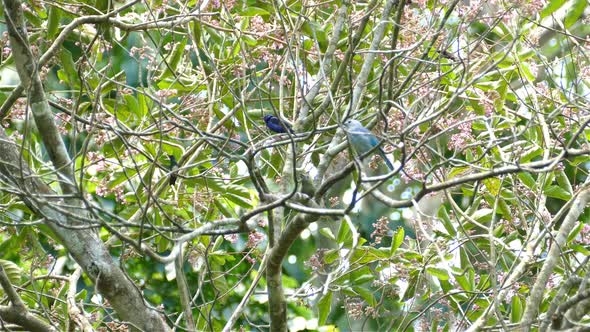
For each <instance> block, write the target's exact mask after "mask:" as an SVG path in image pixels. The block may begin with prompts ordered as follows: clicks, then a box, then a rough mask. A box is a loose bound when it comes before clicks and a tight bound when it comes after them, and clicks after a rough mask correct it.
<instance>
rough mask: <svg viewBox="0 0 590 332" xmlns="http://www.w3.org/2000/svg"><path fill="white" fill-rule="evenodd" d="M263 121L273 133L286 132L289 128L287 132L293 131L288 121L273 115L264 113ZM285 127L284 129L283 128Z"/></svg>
mask: <svg viewBox="0 0 590 332" xmlns="http://www.w3.org/2000/svg"><path fill="white" fill-rule="evenodd" d="M263 119H264V123H266V127H267V128H268V129H270V130H272V131H274V132H275V133H279V134H282V133H286V132H287V130H289V132H290V133H291V134H294V133H295V132H294V131H293V129H291V126H289V124H288V123H286V122H284V121H282V122H281V120H280V119H279V118H277V117H276V116H274V115H268V114H267V115H265V116H264V118H263ZM285 128H286V129H285Z"/></svg>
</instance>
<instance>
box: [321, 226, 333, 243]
mask: <svg viewBox="0 0 590 332" xmlns="http://www.w3.org/2000/svg"><path fill="white" fill-rule="evenodd" d="M320 234H322V235H323V236H325V237H327V238H328V239H330V240H332V241H336V236H334V233H332V230H331V229H330V228H329V227H323V228H320Z"/></svg>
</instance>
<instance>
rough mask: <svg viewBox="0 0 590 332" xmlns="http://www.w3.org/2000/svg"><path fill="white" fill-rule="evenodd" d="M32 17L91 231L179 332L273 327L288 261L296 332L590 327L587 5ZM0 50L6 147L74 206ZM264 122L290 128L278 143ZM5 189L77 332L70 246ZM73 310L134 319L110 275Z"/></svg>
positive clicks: (5, 215) (432, 4) (87, 288)
mask: <svg viewBox="0 0 590 332" xmlns="http://www.w3.org/2000/svg"><path fill="white" fill-rule="evenodd" d="M97 3H98V2H97ZM107 7H108V6H107ZM23 8H24V13H25V19H26V23H27V25H28V38H29V42H30V43H31V49H32V54H33V56H34V57H35V58H36V61H37V62H38V63H39V67H38V72H39V74H40V75H41V76H42V78H43V83H44V88H45V92H46V95H47V99H48V100H49V103H50V105H51V106H52V109H51V110H52V112H53V116H54V121H55V123H56V124H57V126H58V129H59V131H60V134H61V137H62V139H63V141H64V143H65V145H66V148H67V153H68V155H69V158H71V161H72V165H73V169H74V179H72V180H73V181H75V184H76V188H77V192H76V194H77V196H76V197H77V198H80V199H83V201H84V205H83V207H84V210H85V213H87V217H84V218H86V219H85V220H86V221H85V224H84V225H85V226H84V228H86V229H88V232H94V231H97V230H98V232H99V236H100V239H101V240H102V241H103V242H104V243H106V245H107V246H108V248H109V252H110V254H111V255H112V257H114V258H115V260H116V261H118V262H119V263H120V266H121V268H122V269H123V270H124V271H125V272H126V273H127V275H128V277H129V278H130V279H131V280H133V281H134V282H135V283H136V284H137V285H138V287H139V289H140V290H141V293H142V295H143V296H144V298H145V300H146V301H147V302H148V303H150V304H151V305H153V306H155V307H157V308H158V309H160V310H161V312H162V313H163V316H165V317H166V321H167V323H168V324H169V325H172V324H178V325H179V326H182V327H187V326H189V330H190V328H192V327H190V325H191V324H190V323H187V322H190V320H187V317H186V316H187V313H188V314H189V315H192V319H193V323H194V329H196V330H198V331H200V330H215V331H217V330H221V329H222V328H223V327H224V326H226V324H228V322H230V323H229V325H230V326H226V327H227V328H231V327H232V326H233V327H234V328H236V329H237V328H240V327H241V328H243V329H246V330H249V329H253V330H254V329H259V330H266V329H268V328H269V324H277V323H276V321H272V320H273V319H275V318H274V317H275V316H273V310H275V309H277V306H274V305H273V303H274V302H272V301H273V299H272V297H271V298H270V301H271V304H270V305H269V297H268V296H267V285H268V284H269V283H270V282H269V280H270V279H271V277H270V276H269V275H266V273H267V271H266V270H265V269H266V267H267V262H271V263H269V264H272V262H273V258H276V259H279V260H278V261H279V262H280V263H279V264H282V275H279V277H280V278H281V279H280V280H281V281H282V284H281V285H279V287H282V288H283V289H284V293H285V297H284V298H283V301H284V302H286V305H287V312H286V317H285V318H286V322H285V324H287V326H288V328H289V330H292V331H296V330H303V329H304V328H307V329H309V330H314V329H321V330H333V329H336V328H337V329H340V330H367V331H372V330H387V331H404V330H405V331H412V330H415V331H426V330H433V331H434V330H442V331H450V330H466V329H468V328H472V329H476V328H481V327H483V326H488V327H491V326H493V327H496V328H500V329H505V330H509V329H511V328H515V326H518V324H523V325H522V326H528V325H530V323H531V321H530V320H531V319H532V320H533V321H532V323H533V324H535V326H538V325H541V326H542V327H543V328H546V327H547V325H548V324H549V323H551V324H553V328H555V329H562V328H563V329H565V328H569V327H571V326H573V325H574V324H582V323H584V322H586V321H587V319H588V317H587V316H585V315H583V314H582V315H578V316H576V315H573V316H567V315H566V313H567V312H569V313H572V312H574V311H575V308H576V306H578V307H577V308H578V309H579V308H581V307H584V302H583V301H582V300H584V299H583V298H580V299H576V298H575V297H574V295H575V293H576V292H583V291H585V290H586V289H587V288H586V287H587V286H586V284H585V283H582V282H581V281H580V280H581V279H584V278H585V277H586V271H587V261H588V260H587V257H588V255H589V254H590V248H589V247H588V243H589V241H590V240H589V236H590V226H588V222H589V221H588V217H589V214H588V211H587V210H584V207H585V203H586V202H587V198H586V197H587V192H588V190H589V189H588V185H587V181H588V176H587V169H588V165H590V164H589V162H590V158H589V157H588V156H589V153H590V150H589V149H590V148H589V146H590V145H589V144H588V138H589V137H590V129H589V128H588V123H589V122H590V113H589V112H588V109H589V105H588V93H589V92H590V91H589V83H590V70H589V69H588V68H590V64H589V63H588V62H589V60H588V56H587V53H586V52H587V49H588V47H589V45H590V37H588V35H589V34H590V28H589V27H590V25H589V24H588V23H589V22H588V18H587V17H586V15H585V14H584V13H585V11H587V10H588V4H587V2H586V1H570V2H563V1H556V0H553V1H547V2H546V3H542V2H539V1H537V0H531V1H526V0H520V1H505V2H500V1H485V2H484V1H482V2H480V1H452V2H451V1H440V2H439V1H403V0H402V1H385V2H379V1H371V2H370V3H369V2H357V1H345V0H343V1H339V0H337V1H326V2H315V1H286V2H276V1H273V2H263V1H251V0H242V1H240V0H235V1H225V2H220V1H203V2H195V1H188V2H167V1H155V2H138V1H127V2H114V3H113V4H112V7H108V8H100V7H99V8H95V4H94V3H93V2H88V1H81V2H76V1H66V2H60V3H57V2H46V1H27V2H24V3H23ZM108 12H110V13H112V15H110V16H101V15H103V14H105V13H108ZM83 17H94V19H93V20H90V21H88V22H87V23H84V24H82V23H80V22H79V21H78V20H79V19H80V18H83ZM0 27H2V29H4V30H5V27H6V25H0ZM0 43H1V44H2V48H3V52H2V55H1V65H0V70H1V71H0V73H1V75H2V86H3V89H2V91H1V92H0V102H2V103H4V105H3V106H2V112H6V113H2V116H3V120H2V124H3V126H4V130H5V132H6V134H7V135H8V137H9V138H10V139H11V140H12V141H14V142H16V143H17V145H18V148H19V151H20V153H21V154H22V158H23V160H24V162H25V163H26V164H27V165H28V166H29V167H30V168H31V169H32V170H33V172H34V173H35V174H36V176H38V177H39V178H40V179H41V180H42V181H44V182H45V183H46V184H48V185H49V186H50V187H51V188H52V189H53V190H54V191H55V192H58V193H61V192H62V190H63V189H62V188H61V187H60V183H62V181H64V180H63V177H61V175H58V172H56V167H55V164H54V163H53V161H52V159H51V158H52V157H51V155H50V153H49V152H48V150H50V148H51V147H48V146H47V145H46V144H44V142H43V140H42V139H41V137H40V134H39V131H37V129H36V128H37V126H36V125H35V122H34V121H33V120H32V118H31V116H30V114H29V113H30V112H29V109H30V107H31V100H30V98H29V99H28V98H27V97H26V95H27V93H25V94H23V95H22V96H20V98H19V99H17V100H16V101H14V100H11V98H10V96H11V93H13V90H14V89H15V88H16V87H17V86H18V85H19V82H20V81H19V77H18V75H17V73H16V71H15V67H16V64H15V63H16V62H15V59H14V57H13V54H12V53H11V52H12V51H11V45H10V42H9V38H8V34H7V33H5V34H4V35H3V38H2V40H1V41H0ZM46 52H47V53H46ZM44 54H48V55H49V57H48V58H43V55H44ZM43 61H44V62H43ZM24 89H25V91H28V87H24ZM269 114H271V115H274V116H278V117H280V118H281V119H282V121H284V122H285V124H291V125H292V128H293V130H294V132H295V133H294V134H291V133H283V134H276V133H274V132H272V131H270V130H268V129H267V128H266V127H265V125H264V121H263V120H262V119H263V116H264V115H269ZM348 118H355V119H358V120H360V121H362V122H363V123H364V124H365V125H366V126H367V127H370V128H372V131H373V133H375V134H376V135H377V136H378V137H379V138H380V139H381V140H382V143H383V144H382V146H383V148H384V150H385V151H386V152H387V153H388V157H389V158H391V159H392V160H394V161H395V163H394V165H395V166H396V167H395V170H393V171H388V169H387V168H385V167H383V166H382V165H381V164H382V163H383V161H382V160H380V159H379V157H375V158H373V159H370V158H365V159H362V160H361V159H359V158H358V156H356V154H354V153H352V152H351V151H349V149H348V144H347V138H346V135H345V133H344V132H343V131H342V129H341V124H342V123H343V122H344V120H346V119H348ZM168 155H173V156H175V157H176V159H178V162H179V169H178V170H177V171H175V172H177V173H178V180H177V181H176V184H175V185H174V186H170V185H169V177H170V176H171V173H172V172H171V170H170V164H169V158H168ZM2 158H3V157H2V156H0V161H2ZM369 159H370V160H369ZM13 176H15V175H13ZM1 179H2V180H1V181H2V191H1V192H0V193H1V194H0V200H1V204H2V205H0V211H1V220H2V223H3V228H2V232H1V233H0V239H1V240H2V244H0V246H1V247H0V248H1V250H0V252H1V253H2V255H1V256H0V258H1V259H2V260H0V264H1V265H2V266H3V267H4V269H5V270H6V271H7V272H9V273H8V274H9V276H10V280H11V282H12V283H13V285H16V286H19V288H18V291H19V295H20V296H21V297H22V298H23V301H24V302H25V304H26V306H27V307H28V308H29V309H35V312H36V313H37V314H38V315H39V317H41V318H42V319H43V320H45V321H47V322H50V324H51V325H52V326H54V327H57V328H58V330H65V328H66V326H68V324H72V323H71V322H69V320H70V318H68V317H69V316H68V313H67V312H68V307H67V303H66V302H65V299H66V296H67V294H66V293H67V288H68V287H71V285H68V279H67V278H65V277H63V276H67V275H69V274H70V273H73V272H74V271H75V270H76V268H77V265H76V261H75V259H74V258H72V257H71V256H68V254H69V253H70V250H71V248H68V247H66V246H64V245H63V243H62V241H61V240H60V238H59V237H57V236H56V235H55V234H54V233H53V232H52V231H51V230H50V229H49V228H48V227H47V224H46V223H47V222H52V221H48V220H46V219H44V217H43V216H40V215H39V214H38V213H37V212H36V211H35V210H34V209H31V207H30V206H29V205H27V204H24V203H23V200H22V192H21V190H22V188H20V189H17V188H16V186H15V185H14V182H12V181H11V180H8V179H9V176H8V175H6V174H3V175H2V177H1ZM302 185H303V187H304V188H303V189H301V187H302ZM25 195H30V196H31V197H34V196H35V195H36V194H35V193H34V192H25ZM64 206H67V203H66V202H64ZM57 209H59V208H57ZM299 223H300V224H299ZM296 225H301V227H299V228H297V226H296ZM273 230H274V231H273ZM273 232H274V233H273ZM273 234H274V236H273ZM562 235H563V236H562ZM560 236H562V238H560ZM560 239H562V240H560ZM281 241H282V242H281ZM283 246H284V247H285V251H284V252H282V251H281V250H280V249H281V248H283ZM277 248H279V249H277ZM273 249H274V251H273ZM552 250H553V251H552ZM179 254H180V255H181V256H180V257H181V259H182V265H181V266H180V267H179V266H176V267H175V261H176V259H175V257H176V255H179ZM552 255H554V256H552ZM15 264H16V265H15ZM269 271H270V272H268V273H271V274H272V271H273V270H272V269H269ZM85 272H86V273H87V274H88V271H85ZM19 274H20V278H19V277H18V275H19ZM179 274H183V275H184V277H185V278H186V280H185V281H184V282H183V281H182V280H181V279H182V278H179ZM543 280H544V282H542V281H543ZM541 286H542V287H541ZM3 287H4V285H3ZM183 287H186V290H187V291H188V295H189V300H190V301H189V302H188V304H187V303H183V300H182V296H183V295H182V289H183ZM250 288H252V290H253V291H254V293H253V294H252V293H250ZM539 290H540V291H541V293H540V295H539V296H537V297H535V296H532V294H533V293H535V292H538V291H539ZM268 292H271V293H272V292H274V290H273V289H271V287H269V289H268ZM245 298H246V299H247V301H246V302H245V309H244V308H241V309H239V310H238V309H236V308H239V307H238V304H239V303H240V301H242V300H243V299H245ZM565 299H573V300H572V302H573V303H568V304H567V305H565V306H564V304H563V303H564V301H565ZM76 300H77V302H79V301H82V302H83V308H82V309H83V310H84V311H85V312H86V313H87V314H89V315H88V317H90V318H89V320H90V323H91V325H92V326H93V327H94V328H99V329H105V328H106V327H107V326H108V327H109V328H115V327H117V326H118V324H122V322H120V321H118V318H117V317H116V316H115V315H113V314H112V311H111V309H110V307H109V303H108V302H105V301H104V300H103V299H102V298H101V297H100V296H99V295H98V294H97V289H96V288H95V287H94V285H93V280H92V279H91V278H89V277H87V276H86V277H83V278H81V279H80V280H79V281H78V285H77V288H76ZM535 301H537V302H535ZM580 306H581V307H580ZM568 310H569V311H568ZM118 314H120V313H118ZM233 314H236V316H235V317H232V315H233ZM566 316H567V317H569V318H567V319H566V318H565V317H566ZM234 318H235V319H236V320H237V321H235V322H232V321H231V319H234ZM231 324H233V325H231ZM277 326H278V325H277ZM526 328H530V326H529V327H526Z"/></svg>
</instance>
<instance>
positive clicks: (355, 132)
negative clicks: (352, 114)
mask: <svg viewBox="0 0 590 332" xmlns="http://www.w3.org/2000/svg"><path fill="white" fill-rule="evenodd" d="M343 127H344V131H345V132H346V135H348V140H349V142H350V144H351V145H352V148H353V150H354V151H355V152H356V153H357V155H358V156H359V158H361V159H362V158H364V157H366V156H367V153H369V152H370V151H373V153H378V154H379V155H380V156H381V158H383V161H385V163H386V164H387V167H389V169H390V170H392V171H393V164H392V163H391V161H389V159H387V156H386V155H385V152H383V149H381V147H380V146H378V145H379V143H380V141H379V139H378V138H377V137H375V135H373V133H371V131H369V129H367V128H365V127H364V126H363V125H362V124H361V123H360V122H359V121H357V120H353V119H351V120H347V121H346V122H344V125H343Z"/></svg>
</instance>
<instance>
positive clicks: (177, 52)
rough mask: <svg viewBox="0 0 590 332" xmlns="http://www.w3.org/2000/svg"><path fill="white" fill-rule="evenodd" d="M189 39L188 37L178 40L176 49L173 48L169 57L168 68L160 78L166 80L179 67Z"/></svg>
mask: <svg viewBox="0 0 590 332" xmlns="http://www.w3.org/2000/svg"><path fill="white" fill-rule="evenodd" d="M187 41H188V38H183V39H181V40H180V41H179V42H176V43H175V45H174V50H172V53H171V55H170V56H169V57H168V59H167V62H168V64H167V65H166V70H165V71H164V73H163V74H162V75H161V76H160V78H159V80H164V79H166V78H168V77H171V76H172V74H173V71H176V69H177V67H178V63H179V62H180V60H181V59H182V56H183V55H184V54H185V49H184V48H185V46H186V43H187Z"/></svg>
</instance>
